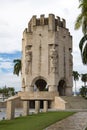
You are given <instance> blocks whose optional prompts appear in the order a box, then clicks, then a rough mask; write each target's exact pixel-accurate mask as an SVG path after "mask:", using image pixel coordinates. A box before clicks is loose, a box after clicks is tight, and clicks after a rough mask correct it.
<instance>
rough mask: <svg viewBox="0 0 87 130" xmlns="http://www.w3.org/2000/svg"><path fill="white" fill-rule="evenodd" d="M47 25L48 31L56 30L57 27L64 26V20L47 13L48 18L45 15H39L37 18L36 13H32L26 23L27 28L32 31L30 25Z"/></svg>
mask: <svg viewBox="0 0 87 130" xmlns="http://www.w3.org/2000/svg"><path fill="white" fill-rule="evenodd" d="M43 25H48V29H49V31H57V27H62V28H66V21H65V19H62V20H61V18H60V17H58V16H56V17H55V15H54V14H49V16H48V18H47V17H45V15H44V14H43V15H40V18H37V16H36V15H33V17H32V18H31V20H30V21H29V23H28V28H29V30H30V31H32V27H35V26H43Z"/></svg>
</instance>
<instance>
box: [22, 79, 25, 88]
mask: <svg viewBox="0 0 87 130" xmlns="http://www.w3.org/2000/svg"><path fill="white" fill-rule="evenodd" d="M22 88H25V80H24V78H23V79H22Z"/></svg>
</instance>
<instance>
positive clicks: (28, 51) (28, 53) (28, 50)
mask: <svg viewBox="0 0 87 130" xmlns="http://www.w3.org/2000/svg"><path fill="white" fill-rule="evenodd" d="M31 48H32V46H30V45H27V46H26V48H25V73H26V74H31V70H32V50H31Z"/></svg>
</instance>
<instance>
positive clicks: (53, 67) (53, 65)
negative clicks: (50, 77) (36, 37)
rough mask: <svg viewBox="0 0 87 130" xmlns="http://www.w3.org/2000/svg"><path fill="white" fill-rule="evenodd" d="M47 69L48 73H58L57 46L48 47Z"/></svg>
mask: <svg viewBox="0 0 87 130" xmlns="http://www.w3.org/2000/svg"><path fill="white" fill-rule="evenodd" d="M49 67H50V70H49V71H50V73H58V45H56V44H51V45H49Z"/></svg>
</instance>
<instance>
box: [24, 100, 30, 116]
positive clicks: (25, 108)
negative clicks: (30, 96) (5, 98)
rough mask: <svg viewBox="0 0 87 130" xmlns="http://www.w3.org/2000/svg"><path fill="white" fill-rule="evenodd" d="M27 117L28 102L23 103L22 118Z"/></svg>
mask: <svg viewBox="0 0 87 130" xmlns="http://www.w3.org/2000/svg"><path fill="white" fill-rule="evenodd" d="M28 115H29V101H23V116H28Z"/></svg>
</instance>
